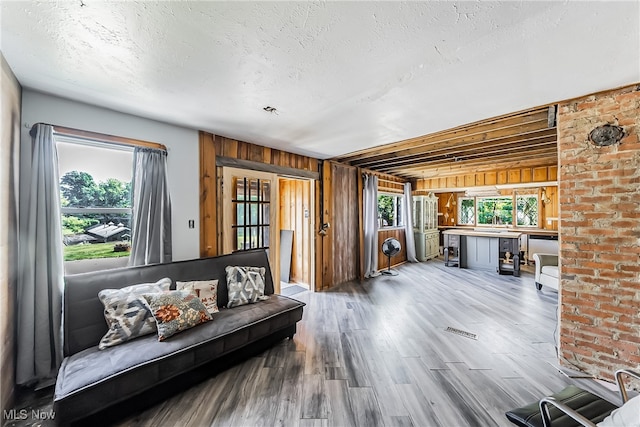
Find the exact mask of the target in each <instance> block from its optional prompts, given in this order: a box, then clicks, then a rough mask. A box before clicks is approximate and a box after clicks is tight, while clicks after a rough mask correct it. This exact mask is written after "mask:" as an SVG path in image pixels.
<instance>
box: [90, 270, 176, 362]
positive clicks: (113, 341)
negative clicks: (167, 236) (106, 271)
mask: <svg viewBox="0 0 640 427" xmlns="http://www.w3.org/2000/svg"><path fill="white" fill-rule="evenodd" d="M170 286H171V279H169V278H168V277H165V278H164V279H160V280H158V281H157V282H156V283H141V284H139V285H131V286H127V287H125V288H121V289H103V290H101V291H100V292H98V298H100V301H102V304H103V305H104V319H105V321H106V322H107V325H108V326H109V330H108V331H107V333H106V334H105V335H104V337H102V339H101V340H100V344H98V348H99V349H100V350H104V349H105V348H109V347H113V346H114V345H118V344H122V343H123V342H125V341H129V340H132V339H134V338H137V337H140V336H143V335H147V334H152V333H154V332H155V331H156V321H155V320H154V318H153V316H152V315H151V312H150V311H149V309H148V308H147V306H146V304H145V301H144V298H143V297H142V295H143V294H148V293H161V292H164V291H168V290H169V287H170Z"/></svg>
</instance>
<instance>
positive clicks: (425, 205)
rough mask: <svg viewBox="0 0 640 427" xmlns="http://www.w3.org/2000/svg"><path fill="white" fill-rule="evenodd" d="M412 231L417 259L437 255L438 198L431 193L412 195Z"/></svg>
mask: <svg viewBox="0 0 640 427" xmlns="http://www.w3.org/2000/svg"><path fill="white" fill-rule="evenodd" d="M413 231H414V237H415V242H416V258H418V261H426V260H428V259H431V258H435V257H437V256H438V253H439V249H440V232H439V231H438V198H437V197H436V196H435V195H434V194H433V193H429V195H428V196H414V197H413Z"/></svg>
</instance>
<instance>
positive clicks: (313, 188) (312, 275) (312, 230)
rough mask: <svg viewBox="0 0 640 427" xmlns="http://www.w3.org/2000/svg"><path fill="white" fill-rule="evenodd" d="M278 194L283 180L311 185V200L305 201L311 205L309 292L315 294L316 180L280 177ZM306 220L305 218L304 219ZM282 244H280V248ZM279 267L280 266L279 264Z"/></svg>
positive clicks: (287, 176) (291, 176)
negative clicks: (304, 182)
mask: <svg viewBox="0 0 640 427" xmlns="http://www.w3.org/2000/svg"><path fill="white" fill-rule="evenodd" d="M277 178H278V192H279V191H280V180H281V179H289V180H297V181H306V182H308V183H309V200H305V202H308V205H309V232H308V233H309V234H308V236H307V238H308V242H309V247H308V251H309V283H307V285H308V286H309V290H310V291H311V292H315V286H316V280H315V279H316V241H315V239H317V238H318V236H317V233H316V232H315V227H316V206H315V201H316V180H315V179H312V178H304V177H300V176H293V175H278V177H277ZM279 201H280V195H279V194H278V207H279ZM303 219H304V218H303ZM279 238H280V218H279V217H278V239H279ZM279 245H280V243H278V246H279ZM278 266H280V264H279V263H278Z"/></svg>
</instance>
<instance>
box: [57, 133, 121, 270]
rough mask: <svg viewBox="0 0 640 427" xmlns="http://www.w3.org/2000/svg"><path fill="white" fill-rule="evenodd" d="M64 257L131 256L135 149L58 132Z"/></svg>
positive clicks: (81, 258)
mask: <svg viewBox="0 0 640 427" xmlns="http://www.w3.org/2000/svg"><path fill="white" fill-rule="evenodd" d="M55 139H56V144H57V150H58V170H59V174H60V206H61V208H60V213H61V219H62V235H63V240H64V245H65V246H64V260H65V261H76V260H83V259H95V258H115V257H123V256H128V255H129V252H128V250H129V249H130V244H129V243H130V240H131V213H132V210H131V178H132V173H133V148H132V147H125V146H121V145H117V144H110V143H106V142H96V141H92V140H84V139H79V138H71V137H67V136H62V135H55Z"/></svg>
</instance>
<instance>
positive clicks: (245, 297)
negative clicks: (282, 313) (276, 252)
mask: <svg viewBox="0 0 640 427" xmlns="http://www.w3.org/2000/svg"><path fill="white" fill-rule="evenodd" d="M225 271H226V273H227V290H228V292H229V302H228V303H227V308H232V307H237V306H239V305H244V304H251V303H254V302H258V301H263V300H267V299H269V297H268V296H265V295H264V274H265V268H264V267H237V266H228V267H226V268H225Z"/></svg>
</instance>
